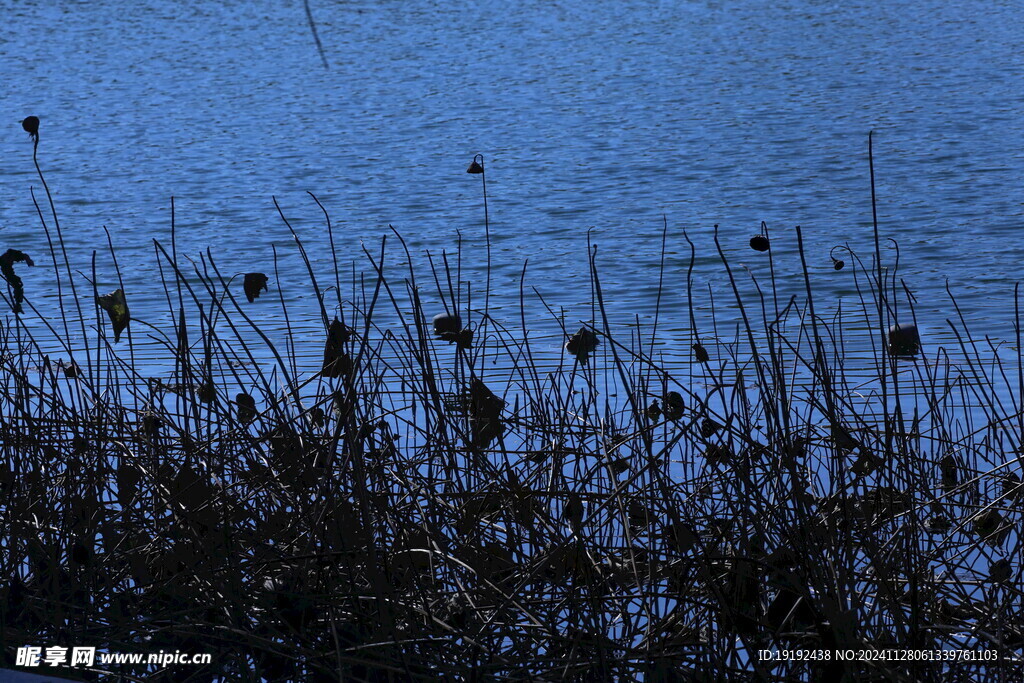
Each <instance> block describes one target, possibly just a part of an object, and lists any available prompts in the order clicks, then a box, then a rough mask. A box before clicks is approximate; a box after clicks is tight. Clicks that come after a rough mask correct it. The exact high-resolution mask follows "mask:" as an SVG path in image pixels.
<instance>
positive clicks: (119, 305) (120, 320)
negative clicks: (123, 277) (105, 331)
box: [96, 289, 131, 343]
mask: <svg viewBox="0 0 1024 683" xmlns="http://www.w3.org/2000/svg"><path fill="white" fill-rule="evenodd" d="M96 303H97V304H99V307H100V308H102V309H103V310H104V311H106V312H107V317H109V318H110V324H111V325H112V326H113V327H114V342H115V343H116V342H118V341H120V339H121V333H122V332H124V330H125V328H126V327H128V322H129V321H130V320H131V314H130V313H129V312H128V302H127V301H125V298H124V290H121V289H115V290H114V291H113V292H111V293H110V294H105V295H103V296H98V297H96Z"/></svg>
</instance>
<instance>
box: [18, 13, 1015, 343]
mask: <svg viewBox="0 0 1024 683" xmlns="http://www.w3.org/2000/svg"><path fill="white" fill-rule="evenodd" d="M4 5H5V9H4V17H5V21H4V22H3V23H2V24H0V55H2V72H3V75H4V76H3V78H4V86H5V93H4V98H3V99H2V101H0V242H2V244H0V246H2V247H3V248H4V249H6V248H9V247H18V248H20V249H22V250H24V251H26V252H29V253H32V254H36V255H37V261H38V262H39V266H38V267H37V268H36V269H34V270H32V271H27V270H26V269H22V271H24V272H23V274H24V276H25V281H26V291H27V293H28V295H29V297H30V298H31V299H33V300H35V301H37V302H38V304H39V306H40V308H41V309H44V310H48V311H53V310H54V307H53V289H54V287H53V285H52V271H50V270H48V269H47V263H46V261H47V260H48V259H44V258H42V256H43V255H44V254H45V253H46V241H45V237H44V235H43V232H42V230H41V228H40V223H39V218H38V217H37V216H36V212H35V208H34V207H33V204H32V198H31V195H30V193H29V189H30V187H33V186H35V187H36V191H37V196H40V197H41V196H42V195H40V194H39V183H38V178H37V177H36V175H35V170H34V167H33V166H32V159H31V151H32V146H31V143H30V142H29V140H28V137H27V135H26V134H25V133H24V132H23V131H22V130H21V127H20V126H19V125H18V122H19V121H20V120H21V119H22V118H24V116H26V115H28V114H36V115H38V116H39V117H40V118H41V119H42V139H41V144H40V148H39V155H40V162H41V164H42V166H43V168H44V170H45V172H46V174H47V180H48V182H49V183H50V186H51V189H52V190H53V192H54V195H55V199H56V202H57V207H58V211H59V213H60V214H61V216H62V224H63V226H64V230H65V233H66V237H67V239H68V246H69V249H70V255H71V258H72V260H73V261H74V262H75V263H77V264H78V266H79V267H80V268H81V269H82V271H83V272H84V273H87V274H88V273H89V271H90V268H91V265H90V258H91V254H92V251H93V250H94V249H98V250H100V253H99V254H98V256H97V273H98V279H99V281H100V283H99V287H100V289H104V290H109V289H113V288H114V287H116V281H117V280H116V275H115V274H114V271H113V269H112V267H111V265H110V261H109V257H108V256H107V255H106V254H105V253H103V252H104V250H105V244H106V238H105V236H104V234H103V226H104V225H105V226H107V227H108V228H109V229H110V232H111V234H112V237H113V241H114V243H115V245H116V247H117V248H118V259H119V262H120V265H121V267H122V268H123V269H124V271H125V279H126V282H125V285H126V290H127V292H128V296H129V299H130V302H131V305H132V310H133V314H134V315H135V316H137V317H139V318H143V319H148V320H151V321H153V322H160V321H162V320H163V321H166V320H167V319H169V316H170V314H169V313H168V312H167V302H166V299H164V298H163V297H164V294H163V292H162V290H161V289H160V288H159V286H157V283H156V278H157V277H158V276H159V272H158V270H157V267H156V260H155V258H154V256H153V247H152V240H153V239H159V240H162V241H164V242H166V241H167V240H168V239H169V236H170V222H171V221H170V218H171V217H170V210H169V209H170V199H171V197H172V196H173V197H174V198H175V203H176V206H175V210H176V224H177V233H178V250H179V252H181V253H183V254H187V255H190V256H192V257H194V258H197V257H198V256H199V255H200V254H201V253H202V252H203V251H204V250H206V249H207V248H209V249H210V250H211V253H212V254H213V256H214V258H215V259H216V260H217V262H218V265H219V267H220V268H221V271H222V272H224V273H226V274H233V273H236V272H245V271H249V270H266V271H268V272H270V271H271V270H272V269H273V264H272V245H278V248H279V251H280V253H281V257H280V263H279V276H280V277H279V280H277V279H275V280H274V282H273V283H272V284H275V283H278V282H279V288H280V289H281V290H283V291H285V292H286V296H287V297H288V298H289V299H290V300H293V301H294V305H296V306H298V307H299V308H298V309H297V312H296V313H295V314H293V320H292V322H293V323H294V324H297V325H299V326H300V327H301V326H308V327H309V328H310V329H312V328H313V327H315V326H316V324H317V318H316V316H315V315H314V314H313V311H314V308H313V299H312V297H311V296H310V295H309V294H308V289H307V288H306V287H305V286H304V283H305V282H306V275H305V268H304V266H303V265H302V262H301V260H300V259H299V258H298V256H297V254H295V252H294V249H292V248H291V246H290V245H291V237H290V234H289V232H288V230H287V227H286V226H285V225H284V224H283V222H282V221H281V220H280V218H279V217H278V215H277V213H276V211H275V209H274V206H273V203H272V199H271V198H272V197H274V196H276V197H277V199H278V201H279V202H280V204H281V206H282V208H283V210H284V212H285V214H286V215H287V216H288V217H289V218H290V219H292V220H293V225H294V226H295V228H296V229H297V230H298V231H299V233H300V234H301V235H302V237H303V239H304V240H305V241H306V242H307V246H308V247H309V249H310V253H311V255H312V256H313V258H314V261H315V266H316V268H317V269H318V271H320V272H321V273H329V271H330V264H331V259H330V256H329V254H328V252H327V250H326V243H327V240H326V233H325V231H324V229H323V217H322V214H321V213H320V210H319V209H318V208H317V206H316V205H315V204H314V203H313V201H312V200H311V198H310V197H309V196H308V195H307V194H306V192H307V191H311V192H313V193H315V194H316V195H317V197H318V198H319V199H320V200H321V201H322V202H323V203H324V205H325V206H326V208H327V209H328V211H329V212H330V215H331V218H332V220H333V222H334V225H335V228H336V230H337V234H336V236H337V238H338V240H339V243H340V248H339V251H340V252H341V253H340V257H341V258H342V260H343V261H346V262H349V261H351V260H353V259H356V260H360V259H362V256H361V250H360V249H361V247H360V245H361V243H365V244H366V245H368V247H369V248H371V249H373V250H376V249H377V243H378V240H379V238H380V237H381V236H382V235H384V234H385V233H386V232H387V226H388V225H389V224H391V225H394V226H395V228H397V229H398V230H399V231H401V233H402V234H403V235H404V237H405V238H406V239H407V241H408V242H409V246H410V248H411V250H412V251H413V253H414V255H419V254H422V253H423V252H424V250H428V249H429V250H431V252H432V253H434V254H438V253H439V252H440V250H441V249H448V250H449V251H451V250H453V249H454V248H455V244H456V241H457V235H459V234H460V233H461V235H462V238H463V248H464V250H465V254H464V257H463V263H464V273H463V275H464V278H465V279H474V280H475V281H476V282H475V284H474V286H475V287H479V286H480V281H479V279H478V278H479V269H480V267H482V265H483V253H484V252H483V248H482V244H483V207H482V202H481V193H480V189H481V188H480V182H479V177H478V176H472V175H468V174H466V173H465V170H466V167H467V165H468V163H469V161H470V159H471V158H472V157H473V155H474V154H476V153H482V154H484V155H485V158H486V167H487V183H488V192H489V210H490V217H491V231H492V235H493V259H494V263H495V266H496V270H495V272H494V276H493V277H494V281H495V282H496V283H497V284H498V286H499V289H500V292H499V294H498V295H497V296H496V298H495V300H494V301H493V302H492V303H493V304H495V305H496V306H497V307H498V308H499V309H503V310H504V311H506V312H508V313H509V314H510V315H512V314H513V313H515V315H518V307H517V304H516V302H517V297H518V291H519V286H518V279H519V275H520V272H521V269H522V262H523V260H524V259H525V258H529V260H530V270H529V274H528V282H529V283H530V284H532V285H534V286H536V287H537V289H538V290H539V291H541V292H542V293H544V294H545V295H546V296H548V297H550V299H551V302H552V303H554V304H556V305H560V306H564V307H565V308H566V311H567V312H566V315H567V317H568V318H570V319H575V320H578V319H581V318H588V317H589V315H590V313H589V308H588V307H587V306H586V305H585V302H587V301H589V298H590V287H589V285H587V284H586V281H585V280H586V276H587V265H586V258H587V257H586V253H587V252H586V240H587V231H588V230H590V229H591V228H593V232H592V234H591V239H592V240H593V241H594V242H595V243H596V244H597V245H598V247H599V250H598V260H599V265H600V266H601V269H602V272H603V281H602V284H603V287H604V290H605V296H606V298H607V299H608V300H609V302H612V307H613V313H614V314H616V315H618V316H620V317H621V318H623V319H625V320H628V319H629V318H630V317H631V316H633V315H634V314H640V315H649V314H650V313H651V312H652V310H653V307H654V303H655V295H654V291H655V288H654V285H655V284H656V277H657V271H656V268H657V264H658V262H659V252H660V246H661V231H662V225H663V217H664V220H666V221H667V225H668V228H669V235H668V257H667V267H668V271H667V273H666V278H667V282H668V284H669V287H668V293H669V295H668V297H667V298H666V300H665V301H663V304H665V306H666V308H665V310H664V316H665V318H664V322H663V324H664V325H666V326H667V327H668V328H670V329H678V330H683V329H685V328H686V327H687V325H688V318H687V316H686V314H685V312H684V311H683V309H682V308H681V305H682V303H683V302H684V301H685V289H684V287H683V283H684V282H685V265H686V262H687V258H688V254H689V251H688V248H687V247H686V244H685V242H684V240H683V238H682V230H683V229H684V228H685V229H686V230H687V231H688V233H689V234H690V236H691V237H692V238H693V239H694V241H695V242H696V244H697V249H698V256H699V257H700V260H699V263H698V268H697V273H696V276H697V279H698V281H700V282H702V283H704V282H708V281H710V282H711V283H712V287H721V284H722V281H721V275H720V273H721V269H720V267H719V265H717V259H716V258H713V257H714V253H713V251H712V250H713V242H712V239H711V226H712V225H713V224H716V223H717V224H719V225H720V226H721V239H722V242H723V246H724V247H725V249H726V250H727V252H729V253H731V254H733V255H734V258H735V263H736V264H739V263H747V264H748V265H750V266H751V268H752V269H753V271H754V272H755V273H757V274H758V275H764V274H766V272H767V271H766V265H765V264H766V262H765V260H764V257H763V256H761V255H758V254H755V253H754V252H752V251H751V250H749V248H748V247H747V246H746V243H747V240H748V239H749V237H750V235H751V234H752V233H753V232H755V230H756V228H757V226H758V225H759V223H760V221H762V220H763V221H766V222H767V224H768V226H769V227H770V228H771V229H772V231H773V240H774V241H773V247H774V248H773V252H774V253H775V256H776V258H777V267H778V268H779V274H780V278H781V280H782V282H783V283H784V285H785V286H794V287H795V286H798V285H800V284H801V283H800V281H799V280H798V279H797V278H796V277H795V275H796V272H797V266H798V261H797V259H796V254H795V236H794V234H793V231H792V228H793V226H795V225H801V226H802V227H803V230H804V231H805V239H806V242H807V256H808V260H809V263H810V267H811V270H812V273H813V278H814V283H815V286H816V288H817V289H818V291H819V292H820V293H821V296H822V297H823V300H825V301H829V300H831V301H832V302H833V303H834V302H835V301H836V300H838V298H839V297H845V299H844V300H851V301H852V299H850V297H851V296H852V294H853V291H854V290H853V283H852V279H851V276H850V274H849V272H850V271H849V270H847V271H843V272H842V273H836V272H835V271H833V270H832V268H831V262H830V261H829V259H828V251H829V249H830V248H831V247H832V246H833V245H836V244H841V243H844V242H849V243H850V244H851V245H852V246H854V247H855V248H857V249H858V250H861V251H863V252H864V255H865V257H867V256H868V252H869V250H870V248H871V244H872V242H871V203H870V185H869V180H868V164H867V134H868V131H870V130H874V131H875V155H876V173H877V179H878V198H879V206H878V217H879V220H880V223H881V228H882V233H883V235H884V236H888V237H892V238H894V239H896V240H898V241H899V244H900V249H901V255H900V270H901V272H902V274H903V277H904V278H905V279H906V281H907V283H908V285H909V286H910V287H912V288H913V289H914V290H915V292H916V294H917V297H918V305H919V313H920V314H921V315H922V316H923V317H924V318H925V320H926V321H931V324H932V327H933V328H934V329H936V330H939V331H938V332H936V334H940V333H941V328H942V325H943V323H942V321H943V320H944V319H945V318H946V317H949V316H950V315H951V311H950V310H949V307H948V304H947V298H946V295H945V292H944V287H945V283H946V280H947V279H948V281H949V283H950V285H951V287H952V288H953V289H954V291H956V292H957V293H958V295H959V296H960V303H961V304H962V305H963V307H964V309H965V311H967V312H968V313H969V316H971V318H972V320H974V321H977V322H978V324H983V325H991V328H992V330H993V331H994V332H995V333H997V334H1000V335H1002V336H1006V337H1009V335H1010V330H1011V317H1012V308H1011V305H1012V283H1013V281H1014V280H1015V279H1016V278H1018V277H1019V268H1020V267H1019V261H1020V259H1021V254H1022V252H1024V249H1022V247H1021V246H1020V240H1019V239H1018V234H1019V232H1020V231H1021V230H1022V228H1024V219H1022V207H1024V183H1022V182H1021V171H1022V169H1024V117H1022V115H1021V112H1022V111H1024V106H1022V105H1024V88H1022V87H1021V83H1022V82H1024V78H1022V75H1024V74H1022V72H1024V63H1022V57H1021V54H1024V52H1022V50H1021V48H1022V43H1024V30H1022V29H1021V28H1020V27H1021V26H1024V22H1022V21H1021V14H1022V10H1021V9H1020V6H1019V5H1017V4H1016V3H1004V2H986V3H966V4H954V3H946V2H903V1H899V0H896V1H894V2H889V3H883V4H878V3H867V2H846V3H826V2H811V1H807V2H782V3H762V2H753V1H741V2H730V3H718V2H633V1H629V0H625V1H623V0H620V1H617V2H577V1H575V0H571V1H563V2H556V3H540V2H524V3H511V2H509V3H503V2H494V1H492V0H474V1H473V2H469V3H464V2H444V3H425V2H401V3H399V2H389V1H380V2H326V1H324V0H312V2H311V7H312V10H313V13H314V16H315V18H316V21H317V24H318V28H319V33H320V38H321V40H322V42H323V46H324V50H325V53H326V58H327V60H328V62H329V64H330V68H329V69H325V68H324V67H323V65H322V64H321V62H320V58H319V56H318V54H317V51H316V47H315V44H314V41H313V38H312V35H311V33H310V29H309V26H308V23H307V19H306V14H305V11H304V9H303V6H302V3H301V2H294V1H291V0H289V1H288V2H273V3H270V2H262V1H253V2H245V3H223V2H201V1H197V2H189V3H170V2H159V3H157V2H146V1H141V2H89V3H58V2H19V3H10V2H8V3H4ZM894 256H895V252H894V251H892V250H891V249H890V250H888V251H887V253H886V258H887V259H893V258H894ZM394 257H395V261H396V262H399V261H400V260H401V259H399V254H398V252H397V251H396V252H395V256H394ZM51 268H52V265H51ZM396 274H397V273H396ZM325 279H329V275H328V276H325ZM702 286H703V285H702ZM697 299H698V300H697V302H696V303H697V304H698V306H702V307H706V306H707V302H706V301H705V297H703V296H699V297H697ZM266 306H267V307H268V308H266V309H265V311H264V312H265V316H266V318H265V319H266V320H267V321H269V322H268V324H275V323H273V320H274V319H275V316H274V315H271V313H270V312H269V311H270V309H269V306H270V304H267V305H266ZM303 306H305V307H306V308H305V309H303V308H302V307H303ZM513 306H516V307H515V308H513ZM303 310H305V311H307V312H308V313H309V315H308V316H305V317H304V316H303V315H302V314H300V313H299V311H303ZM538 310H539V307H538Z"/></svg>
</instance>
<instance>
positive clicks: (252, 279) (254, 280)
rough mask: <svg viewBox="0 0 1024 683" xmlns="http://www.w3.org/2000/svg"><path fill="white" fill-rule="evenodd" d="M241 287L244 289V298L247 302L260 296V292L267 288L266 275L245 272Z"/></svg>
mask: <svg viewBox="0 0 1024 683" xmlns="http://www.w3.org/2000/svg"><path fill="white" fill-rule="evenodd" d="M242 289H244V290H245V298H246V299H248V300H249V303H252V302H253V301H256V299H259V298H260V292H262V291H264V290H266V289H268V287H267V276H266V275H264V274H263V273H246V274H245V280H244V281H243V282H242Z"/></svg>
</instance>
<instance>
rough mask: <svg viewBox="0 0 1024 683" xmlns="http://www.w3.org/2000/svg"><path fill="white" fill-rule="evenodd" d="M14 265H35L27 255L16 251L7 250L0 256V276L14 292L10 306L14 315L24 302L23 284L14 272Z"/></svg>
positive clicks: (19, 311) (18, 311)
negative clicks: (1, 275) (0, 275)
mask: <svg viewBox="0 0 1024 683" xmlns="http://www.w3.org/2000/svg"><path fill="white" fill-rule="evenodd" d="M15 263H25V264H27V265H30V266H34V265H35V263H33V262H32V259H31V257H29V255H28V254H26V253H25V252H23V251H18V250H17V249H8V250H7V251H5V252H4V255H3V256H0V274H3V277H4V279H5V280H7V282H8V283H9V284H10V285H11V289H12V290H14V303H13V304H12V305H11V309H12V310H13V311H14V312H15V313H21V302H22V301H24V300H25V283H24V282H22V280H21V278H20V277H18V276H17V274H16V273H15V272H14V264H15Z"/></svg>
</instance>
